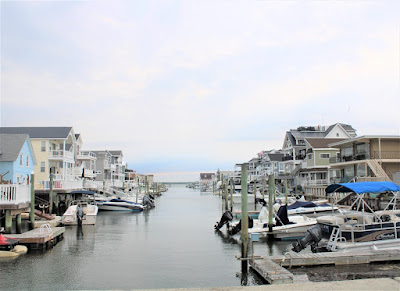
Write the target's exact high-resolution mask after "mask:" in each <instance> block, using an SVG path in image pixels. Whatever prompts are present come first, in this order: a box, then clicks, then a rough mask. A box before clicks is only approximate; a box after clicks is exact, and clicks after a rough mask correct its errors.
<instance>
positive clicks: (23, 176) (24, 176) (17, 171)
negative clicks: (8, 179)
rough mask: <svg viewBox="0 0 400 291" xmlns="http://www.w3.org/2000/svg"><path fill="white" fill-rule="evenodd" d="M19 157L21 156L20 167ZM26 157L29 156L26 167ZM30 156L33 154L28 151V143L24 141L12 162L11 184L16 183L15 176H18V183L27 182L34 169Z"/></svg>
mask: <svg viewBox="0 0 400 291" xmlns="http://www.w3.org/2000/svg"><path fill="white" fill-rule="evenodd" d="M21 155H22V166H21V165H20V157H21ZM28 155H29V164H28V166H27V165H26V161H27V157H28ZM32 155H34V153H31V151H30V150H29V146H28V142H27V141H25V142H24V145H23V146H22V149H21V152H20V154H19V155H18V158H17V160H16V161H14V163H13V183H16V182H17V176H20V182H22V181H23V180H28V177H29V175H30V174H31V173H32V171H33V169H34V165H33V158H32Z"/></svg>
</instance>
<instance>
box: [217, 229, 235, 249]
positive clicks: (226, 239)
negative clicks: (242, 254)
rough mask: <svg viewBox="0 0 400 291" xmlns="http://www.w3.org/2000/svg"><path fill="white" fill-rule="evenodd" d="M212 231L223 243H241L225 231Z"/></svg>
mask: <svg viewBox="0 0 400 291" xmlns="http://www.w3.org/2000/svg"><path fill="white" fill-rule="evenodd" d="M214 232H215V233H216V234H217V235H218V236H219V237H220V238H221V239H222V242H223V243H225V244H232V245H238V244H240V243H241V242H240V240H239V239H237V238H234V237H233V236H231V235H229V234H228V233H226V232H225V233H223V232H222V231H221V230H215V231H214Z"/></svg>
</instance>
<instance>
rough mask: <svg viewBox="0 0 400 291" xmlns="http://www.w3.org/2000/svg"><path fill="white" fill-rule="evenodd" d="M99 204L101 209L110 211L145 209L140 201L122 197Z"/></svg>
mask: <svg viewBox="0 0 400 291" xmlns="http://www.w3.org/2000/svg"><path fill="white" fill-rule="evenodd" d="M97 205H98V207H99V210H108V211H142V210H143V209H144V206H143V205H142V204H140V203H136V202H133V201H129V200H126V199H120V198H113V199H110V200H107V201H102V202H97Z"/></svg>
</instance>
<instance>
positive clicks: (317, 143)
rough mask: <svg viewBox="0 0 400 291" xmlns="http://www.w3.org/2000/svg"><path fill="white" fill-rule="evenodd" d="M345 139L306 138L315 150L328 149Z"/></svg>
mask: <svg viewBox="0 0 400 291" xmlns="http://www.w3.org/2000/svg"><path fill="white" fill-rule="evenodd" d="M342 140H345V139H338V138H306V141H307V142H308V144H309V145H310V146H311V147H312V148H314V149H327V148H329V146H328V145H329V144H331V143H334V142H339V141H342Z"/></svg>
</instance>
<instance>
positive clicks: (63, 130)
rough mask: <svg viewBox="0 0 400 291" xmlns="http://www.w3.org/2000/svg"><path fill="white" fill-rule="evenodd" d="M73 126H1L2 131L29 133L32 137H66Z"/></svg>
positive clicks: (6, 132) (0, 130) (7, 132)
mask: <svg viewBox="0 0 400 291" xmlns="http://www.w3.org/2000/svg"><path fill="white" fill-rule="evenodd" d="M71 130H72V127H0V133H5V134H28V135H29V136H30V138H43V139H66V138H67V137H68V135H69V133H70V132H71Z"/></svg>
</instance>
